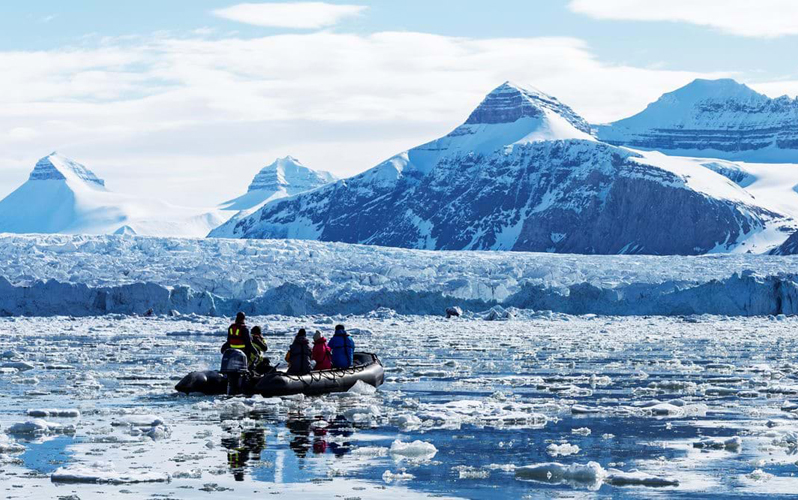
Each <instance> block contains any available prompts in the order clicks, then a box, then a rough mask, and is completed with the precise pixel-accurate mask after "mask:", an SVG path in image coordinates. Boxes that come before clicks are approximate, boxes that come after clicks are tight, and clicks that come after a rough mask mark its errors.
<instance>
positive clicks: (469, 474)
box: [452, 465, 490, 479]
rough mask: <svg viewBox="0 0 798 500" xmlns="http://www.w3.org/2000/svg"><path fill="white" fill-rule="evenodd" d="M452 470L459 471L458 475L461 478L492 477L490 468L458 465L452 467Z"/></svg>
mask: <svg viewBox="0 0 798 500" xmlns="http://www.w3.org/2000/svg"><path fill="white" fill-rule="evenodd" d="M452 470H453V471H455V472H457V477H458V478H459V479H487V478H488V477H490V470H488V469H478V468H477V467H472V466H470V465H458V466H456V467H452Z"/></svg>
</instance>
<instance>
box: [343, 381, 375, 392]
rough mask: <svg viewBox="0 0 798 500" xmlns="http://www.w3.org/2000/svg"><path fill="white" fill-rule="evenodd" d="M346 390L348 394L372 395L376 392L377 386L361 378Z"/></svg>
mask: <svg viewBox="0 0 798 500" xmlns="http://www.w3.org/2000/svg"><path fill="white" fill-rule="evenodd" d="M346 392H347V393H349V394H360V395H361V396H373V395H374V394H376V392H377V388H376V387H374V386H373V385H371V384H367V383H366V382H363V381H362V380H358V381H357V382H355V385H353V386H352V387H351V388H350V389H349V390H348V391H346Z"/></svg>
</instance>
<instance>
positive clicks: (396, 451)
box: [391, 439, 438, 460]
mask: <svg viewBox="0 0 798 500" xmlns="http://www.w3.org/2000/svg"><path fill="white" fill-rule="evenodd" d="M437 453H438V449H437V448H436V447H435V445H433V444H432V443H426V442H424V441H418V440H417V441H413V442H412V443H403V442H402V441H400V440H398V439H397V440H396V441H394V442H393V443H391V455H392V456H394V457H399V458H412V459H417V460H429V459H431V458H432V457H434V456H435V455H436V454H437Z"/></svg>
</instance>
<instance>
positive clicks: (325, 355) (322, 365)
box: [311, 330, 332, 370]
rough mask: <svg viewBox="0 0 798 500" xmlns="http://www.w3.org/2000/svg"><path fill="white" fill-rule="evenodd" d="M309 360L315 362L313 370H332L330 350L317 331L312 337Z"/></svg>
mask: <svg viewBox="0 0 798 500" xmlns="http://www.w3.org/2000/svg"><path fill="white" fill-rule="evenodd" d="M311 358H312V359H313V361H315V362H316V366H315V367H314V369H315V370H329V369H330V368H332V350H331V349H330V346H328V345H327V339H325V338H324V336H323V335H322V334H321V332H320V331H318V330H316V333H315V334H314V335H313V353H312V355H311Z"/></svg>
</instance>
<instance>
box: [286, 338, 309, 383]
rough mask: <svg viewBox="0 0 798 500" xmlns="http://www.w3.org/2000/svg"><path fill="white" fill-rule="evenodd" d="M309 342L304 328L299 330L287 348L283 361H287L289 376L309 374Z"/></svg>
mask: <svg viewBox="0 0 798 500" xmlns="http://www.w3.org/2000/svg"><path fill="white" fill-rule="evenodd" d="M310 355H311V350H310V342H308V337H307V334H306V332H305V329H304V328H300V329H299V332H297V334H296V337H294V342H293V343H292V344H291V347H289V348H288V352H287V353H286V355H285V360H286V361H288V373H289V375H305V374H306V373H310Z"/></svg>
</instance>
